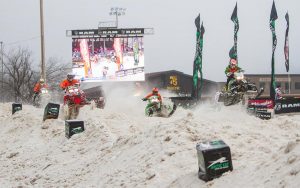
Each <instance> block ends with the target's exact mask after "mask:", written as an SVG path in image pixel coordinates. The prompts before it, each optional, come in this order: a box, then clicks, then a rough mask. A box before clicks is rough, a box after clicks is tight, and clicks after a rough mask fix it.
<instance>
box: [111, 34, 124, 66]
mask: <svg viewBox="0 0 300 188" xmlns="http://www.w3.org/2000/svg"><path fill="white" fill-rule="evenodd" d="M113 46H114V50H115V54H116V64H117V66H118V71H119V70H123V52H122V46H121V40H120V38H114V44H113Z"/></svg>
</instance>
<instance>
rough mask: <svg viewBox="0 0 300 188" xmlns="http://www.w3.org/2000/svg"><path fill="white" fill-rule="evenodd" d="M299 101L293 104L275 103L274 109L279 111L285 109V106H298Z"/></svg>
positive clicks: (299, 105)
mask: <svg viewBox="0 0 300 188" xmlns="http://www.w3.org/2000/svg"><path fill="white" fill-rule="evenodd" d="M299 107H300V103H294V104H281V103H276V105H275V110H277V111H279V110H281V109H286V108H299Z"/></svg>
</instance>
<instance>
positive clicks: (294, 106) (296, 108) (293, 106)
mask: <svg viewBox="0 0 300 188" xmlns="http://www.w3.org/2000/svg"><path fill="white" fill-rule="evenodd" d="M274 110H275V114H282V113H291V112H300V98H283V99H279V100H276V101H275V108H274Z"/></svg>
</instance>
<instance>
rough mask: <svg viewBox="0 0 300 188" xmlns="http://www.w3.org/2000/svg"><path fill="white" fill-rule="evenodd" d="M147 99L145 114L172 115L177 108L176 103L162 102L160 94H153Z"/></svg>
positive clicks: (150, 115)
mask: <svg viewBox="0 0 300 188" xmlns="http://www.w3.org/2000/svg"><path fill="white" fill-rule="evenodd" d="M147 101H148V105H147V106H146V108H145V115H146V116H149V117H152V116H158V117H170V116H171V115H172V114H173V113H174V112H175V110H176V108H177V106H176V105H175V104H167V103H162V104H161V103H160V101H159V100H158V96H151V97H150V98H149V99H148V100H147Z"/></svg>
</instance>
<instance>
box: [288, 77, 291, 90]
mask: <svg viewBox="0 0 300 188" xmlns="http://www.w3.org/2000/svg"><path fill="white" fill-rule="evenodd" d="M288 79H289V94H291V77H290V73H288Z"/></svg>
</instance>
